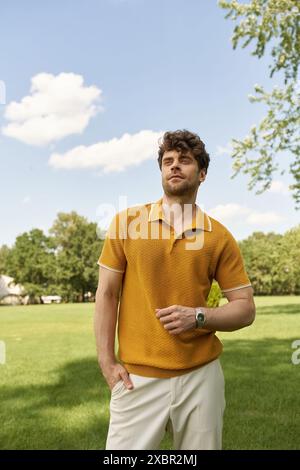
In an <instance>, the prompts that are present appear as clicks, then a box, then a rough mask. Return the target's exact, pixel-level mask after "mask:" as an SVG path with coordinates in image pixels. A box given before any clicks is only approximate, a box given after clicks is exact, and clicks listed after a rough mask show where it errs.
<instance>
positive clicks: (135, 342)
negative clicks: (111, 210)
mask: <svg viewBox="0 0 300 470" xmlns="http://www.w3.org/2000/svg"><path fill="white" fill-rule="evenodd" d="M162 206H163V207H164V208H165V205H163V199H162V198H161V199H159V200H158V201H156V202H154V203H149V204H145V205H141V206H135V207H131V208H127V209H125V210H123V211H121V212H118V213H117V214H116V215H115V216H114V217H113V220H112V222H111V224H110V227H109V229H108V231H107V234H106V238H105V241H104V245H103V249H102V252H101V255H100V258H99V260H98V264H99V265H100V266H102V267H104V268H107V269H110V270H113V271H117V272H122V273H124V274H123V280H122V290H121V294H120V302H119V309H118V312H119V315H118V342H119V351H118V358H119V360H120V362H121V363H123V364H124V366H125V368H126V369H127V371H128V372H129V373H133V374H137V375H142V376H146V377H161V378H163V377H173V376H178V375H181V374H186V373H187V372H190V371H191V370H194V369H196V368H198V367H200V366H202V365H204V364H207V363H208V362H211V361H212V360H214V359H216V358H217V357H218V356H219V355H220V354H221V352H222V343H221V342H220V340H219V339H218V338H217V336H216V334H215V331H211V330H206V329H196V328H195V329H192V330H188V331H185V332H183V333H180V334H178V335H170V334H169V333H168V331H167V330H166V329H165V328H164V326H163V325H162V323H161V322H160V320H159V319H158V318H157V317H156V312H155V309H161V308H165V307H169V306H171V305H182V306H186V307H201V306H202V307H206V306H207V303H206V302H207V298H208V294H209V291H210V288H211V284H212V281H213V280H214V279H215V280H216V281H217V282H218V284H219V286H220V288H221V290H222V291H223V292H227V291H231V290H235V289H240V288H242V287H248V286H251V283H250V281H249V278H248V276H247V273H246V271H245V268H244V263H243V259H242V256H241V253H240V249H239V246H238V244H237V242H236V240H235V239H234V237H233V236H232V234H231V233H230V232H229V230H228V229H226V228H225V227H224V226H223V225H222V224H221V223H220V222H218V221H217V220H215V219H213V218H211V217H209V216H208V215H207V214H206V213H205V212H203V211H202V209H200V207H199V206H197V205H195V207H196V214H194V215H192V214H191V217H190V219H189V218H187V220H190V223H187V224H186V223H184V224H183V227H182V230H178V229H177V228H176V229H175V228H174V227H173V226H170V224H169V223H168V219H167V218H166V216H165V214H166V212H165V210H163V207H162Z"/></svg>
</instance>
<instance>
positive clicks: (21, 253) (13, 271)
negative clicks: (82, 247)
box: [6, 228, 55, 299]
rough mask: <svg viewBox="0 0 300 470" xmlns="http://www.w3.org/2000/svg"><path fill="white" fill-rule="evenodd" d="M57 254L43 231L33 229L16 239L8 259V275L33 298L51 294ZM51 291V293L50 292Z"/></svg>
mask: <svg viewBox="0 0 300 470" xmlns="http://www.w3.org/2000/svg"><path fill="white" fill-rule="evenodd" d="M54 266H55V254H54V249H53V244H52V242H51V239H50V238H49V237H47V236H46V235H45V234H44V233H43V231H42V230H40V229H37V228H35V229H32V230H31V231H30V232H28V233H27V232H24V233H23V234H21V235H19V236H18V237H17V238H16V241H15V244H14V245H13V247H12V249H11V250H10V252H9V254H8V257H7V263H6V268H7V273H6V274H8V275H10V276H12V277H13V278H14V281H15V283H20V284H22V285H23V286H24V288H25V291H26V293H27V294H28V295H29V296H30V297H31V298H32V299H34V298H36V297H40V296H41V295H43V294H46V293H51V290H52V284H53V282H54V277H53V276H54V272H55V269H54ZM49 291H50V292H49Z"/></svg>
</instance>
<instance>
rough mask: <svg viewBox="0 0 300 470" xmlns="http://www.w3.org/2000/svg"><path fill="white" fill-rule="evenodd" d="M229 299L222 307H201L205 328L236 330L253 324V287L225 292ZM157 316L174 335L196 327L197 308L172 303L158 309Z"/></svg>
mask: <svg viewBox="0 0 300 470" xmlns="http://www.w3.org/2000/svg"><path fill="white" fill-rule="evenodd" d="M225 295H226V297H227V299H228V303H227V304H226V305H222V307H215V308H208V307H201V305H199V307H201V308H202V309H203V311H204V313H205V317H206V322H205V325H204V328H205V329H208V330H214V331H234V330H239V329H240V328H244V327H245V326H249V325H251V323H253V321H254V319H255V303H254V300H253V289H252V287H251V286H250V287H243V288H241V289H236V290H232V291H228V292H225ZM156 316H157V318H158V319H159V320H160V322H161V323H162V324H163V326H164V328H165V329H166V330H168V332H169V333H170V334H172V335H177V334H179V333H183V332H184V331H187V330H190V329H194V328H195V327H196V320H195V309H194V308H193V307H184V306H182V305H171V306H170V307H166V308H163V309H156Z"/></svg>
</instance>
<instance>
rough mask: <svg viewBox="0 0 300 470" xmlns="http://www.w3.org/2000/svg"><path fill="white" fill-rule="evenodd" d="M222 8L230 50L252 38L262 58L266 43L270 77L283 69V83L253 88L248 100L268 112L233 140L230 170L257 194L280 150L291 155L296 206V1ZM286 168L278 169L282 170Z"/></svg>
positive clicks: (257, 0) (299, 108) (299, 163)
mask: <svg viewBox="0 0 300 470" xmlns="http://www.w3.org/2000/svg"><path fill="white" fill-rule="evenodd" d="M219 5H220V6H221V8H224V9H227V10H229V12H228V13H227V15H226V16H225V18H231V19H232V20H233V21H238V20H239V19H240V18H241V21H240V22H239V24H237V25H236V26H235V28H234V33H233V37H232V42H233V48H234V49H235V48H236V47H237V45H238V44H239V42H240V41H242V40H244V39H245V41H244V43H243V44H242V47H243V48H245V47H247V46H248V45H249V44H250V43H251V42H255V47H254V50H253V51H252V55H254V56H257V57H258V58H261V57H262V56H264V54H265V53H266V46H267V45H268V43H270V46H271V57H272V59H273V62H272V64H270V69H271V70H270V77H271V78H272V77H273V75H274V74H275V73H278V72H282V74H283V82H284V84H283V86H281V87H279V86H274V88H273V90H272V91H270V92H267V91H265V90H264V88H263V87H262V86H260V85H256V86H255V87H254V89H255V92H256V93H257V94H256V95H255V96H249V99H250V101H251V102H256V103H257V102H260V103H264V104H265V105H266V107H267V114H266V116H265V117H264V118H263V120H262V121H261V122H260V123H259V125H258V126H253V127H252V128H251V130H250V133H249V135H247V136H246V137H245V138H244V140H238V139H233V140H232V147H233V153H232V158H233V169H234V174H233V175H232V177H235V176H236V175H237V174H238V173H239V172H240V171H242V172H243V173H245V174H248V175H249V176H250V180H249V184H248V187H249V189H253V188H254V187H255V186H256V187H258V190H257V191H256V193H257V194H260V193H262V192H263V191H265V190H266V189H268V188H269V187H270V185H271V182H272V177H273V174H274V172H275V171H277V170H279V169H280V165H279V163H278V162H277V161H276V158H277V155H278V154H279V153H281V152H289V153H291V154H292V155H293V161H292V163H291V164H290V166H289V172H290V173H291V175H292V177H293V180H294V183H293V184H292V185H290V190H291V192H292V196H293V198H294V199H295V207H296V209H299V207H300V132H299V129H300V86H299V80H298V68H299V60H300V2H299V1H298V0H251V1H250V3H247V4H244V3H243V4H241V3H239V2H238V1H237V0H232V1H225V0H219ZM283 173H285V170H283V169H282V170H281V174H283Z"/></svg>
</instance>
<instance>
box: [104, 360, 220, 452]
mask: <svg viewBox="0 0 300 470" xmlns="http://www.w3.org/2000/svg"><path fill="white" fill-rule="evenodd" d="M130 378H131V380H132V382H133V385H134V389H132V390H128V389H126V387H125V385H124V382H123V381H122V380H120V381H119V382H117V383H116V385H115V386H114V387H113V389H112V392H111V400H110V423H109V429H108V435H107V441H106V449H107V450H126V449H127V450H139V449H152V450H156V449H158V447H159V445H160V442H161V440H162V439H163V437H164V434H165V431H166V427H167V425H168V426H170V425H171V429H172V434H173V449H176V450H189V449H192V450H212V449H214V450H215V449H221V448H222V426H223V413H224V409H225V395H224V375H223V371H222V367H221V364H220V361H219V359H215V360H214V361H212V362H210V363H209V364H206V365H204V366H202V367H200V368H198V369H196V370H194V371H192V372H189V373H187V374H184V375H180V376H178V377H171V378H164V379H159V378H151V377H142V376H140V375H134V374H130Z"/></svg>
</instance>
